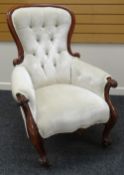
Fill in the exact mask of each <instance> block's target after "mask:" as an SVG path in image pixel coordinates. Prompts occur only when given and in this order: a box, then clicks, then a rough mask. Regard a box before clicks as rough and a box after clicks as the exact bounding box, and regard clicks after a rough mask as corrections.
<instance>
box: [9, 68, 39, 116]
mask: <svg viewBox="0 0 124 175" xmlns="http://www.w3.org/2000/svg"><path fill="white" fill-rule="evenodd" d="M12 94H13V97H14V98H15V100H16V101H17V102H18V103H19V101H18V98H17V94H22V95H24V96H25V97H26V99H27V100H29V105H30V108H31V111H32V113H33V116H36V107H35V90H34V87H33V84H32V80H31V78H30V75H29V74H28V72H27V70H26V68H25V67H23V66H18V65H17V66H16V67H15V68H14V70H13V73H12Z"/></svg>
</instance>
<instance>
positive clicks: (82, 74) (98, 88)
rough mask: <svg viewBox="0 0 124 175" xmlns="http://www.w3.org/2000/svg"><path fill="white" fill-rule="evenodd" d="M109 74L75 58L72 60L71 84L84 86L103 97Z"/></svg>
mask: <svg viewBox="0 0 124 175" xmlns="http://www.w3.org/2000/svg"><path fill="white" fill-rule="evenodd" d="M107 77H110V75H109V74H108V73H106V72H104V71H103V70H101V69H99V68H97V67H95V66H92V65H90V64H87V63H85V62H83V61H81V60H79V59H77V58H73V61H72V84H75V85H77V86H81V87H84V88H86V89H89V90H91V91H93V92H94V93H96V94H98V95H99V96H101V97H102V98H104V88H105V85H106V83H107Z"/></svg>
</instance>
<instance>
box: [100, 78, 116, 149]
mask: <svg viewBox="0 0 124 175" xmlns="http://www.w3.org/2000/svg"><path fill="white" fill-rule="evenodd" d="M107 80H108V82H107V84H106V86H105V100H106V102H107V103H108V105H109V109H110V118H109V121H108V122H107V123H106V125H105V128H104V131H103V135H102V144H103V145H104V146H108V145H110V144H111V138H110V131H111V129H112V128H113V127H114V125H115V123H116V121H117V117H118V114H117V111H116V109H115V107H114V106H113V104H112V102H111V99H110V96H109V91H110V88H111V87H114V88H115V87H117V82H116V81H115V80H113V79H111V77H108V78H107Z"/></svg>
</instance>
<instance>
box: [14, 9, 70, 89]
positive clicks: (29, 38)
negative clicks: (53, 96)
mask: <svg viewBox="0 0 124 175" xmlns="http://www.w3.org/2000/svg"><path fill="white" fill-rule="evenodd" d="M12 22H13V25H14V28H15V31H16V33H17V35H18V37H19V39H20V41H21V44H22V47H23V50H24V60H23V62H22V63H21V65H23V66H25V67H26V69H27V71H28V72H29V74H30V76H31V78H32V81H33V84H34V87H35V88H39V87H40V86H45V85H48V84H52V83H56V82H57V83H70V76H71V75H70V68H71V60H72V57H71V56H70V55H69V54H68V50H67V37H68V32H69V29H70V26H71V23H72V17H71V14H70V13H69V12H68V11H66V10H65V9H62V8H58V7H44V6H43V7H42V6H41V7H24V8H23V7H22V8H18V9H16V10H15V11H14V12H13V14H12Z"/></svg>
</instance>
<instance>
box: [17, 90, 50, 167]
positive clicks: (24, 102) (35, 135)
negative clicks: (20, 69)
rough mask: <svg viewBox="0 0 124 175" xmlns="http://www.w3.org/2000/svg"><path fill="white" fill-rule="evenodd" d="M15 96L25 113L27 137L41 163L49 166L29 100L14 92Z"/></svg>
mask: <svg viewBox="0 0 124 175" xmlns="http://www.w3.org/2000/svg"><path fill="white" fill-rule="evenodd" d="M16 96H17V99H18V102H19V105H20V106H21V107H22V110H23V112H24V114H25V120H26V125H27V132H28V135H29V138H30V140H31V142H32V144H33V145H34V147H35V149H36V150H37V152H38V153H39V155H40V159H41V160H40V161H41V163H42V165H43V166H45V167H49V163H48V160H47V157H46V151H45V149H44V144H43V139H42V137H41V136H40V134H39V131H38V128H37V126H36V124H35V121H34V119H33V116H32V113H31V110H30V107H29V105H28V101H29V100H28V99H27V98H26V97H25V96H24V95H22V94H20V93H18V94H16Z"/></svg>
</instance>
